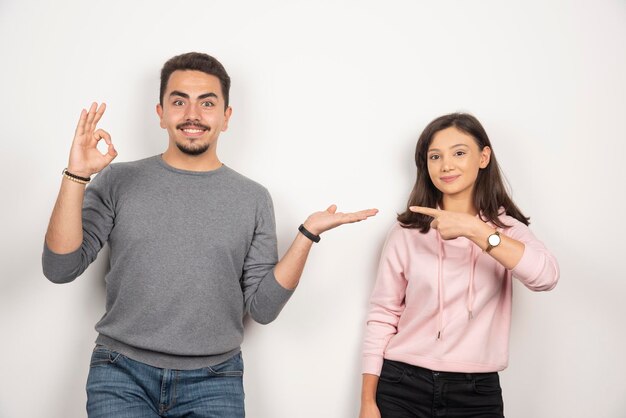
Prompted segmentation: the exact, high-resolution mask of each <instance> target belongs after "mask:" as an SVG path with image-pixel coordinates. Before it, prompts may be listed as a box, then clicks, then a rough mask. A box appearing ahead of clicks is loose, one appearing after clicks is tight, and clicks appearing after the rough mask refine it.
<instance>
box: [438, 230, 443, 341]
mask: <svg viewBox="0 0 626 418" xmlns="http://www.w3.org/2000/svg"><path fill="white" fill-rule="evenodd" d="M437 244H438V246H437V250H438V251H437V256H438V268H437V285H438V286H439V289H438V290H439V292H438V293H439V312H438V313H437V339H438V340H439V339H441V329H442V328H443V240H442V239H441V234H439V232H437Z"/></svg>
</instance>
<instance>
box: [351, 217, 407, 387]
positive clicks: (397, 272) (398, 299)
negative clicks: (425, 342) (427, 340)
mask: <svg viewBox="0 0 626 418" xmlns="http://www.w3.org/2000/svg"><path fill="white" fill-rule="evenodd" d="M404 239H405V234H404V231H403V228H402V227H401V226H400V225H399V224H396V225H395V226H394V228H393V229H392V230H391V231H390V233H389V235H388V237H387V242H386V243H385V246H384V248H383V251H382V254H381V257H380V263H379V266H378V274H377V278H376V284H375V285H374V290H373V291H372V295H371V297H370V308H369V314H368V316H367V325H366V329H365V339H364V343H363V357H362V372H363V373H368V374H374V375H377V376H378V375H380V371H381V369H382V365H383V354H384V352H385V349H386V347H387V344H388V343H389V340H390V339H391V338H392V337H393V336H394V335H395V334H396V333H397V331H398V329H397V327H398V322H399V321H400V315H401V314H402V312H403V311H404V306H405V305H404V299H405V293H406V286H407V281H406V278H405V272H404V263H403V261H402V260H407V259H408V258H407V255H408V254H407V247H406V243H405V241H404Z"/></svg>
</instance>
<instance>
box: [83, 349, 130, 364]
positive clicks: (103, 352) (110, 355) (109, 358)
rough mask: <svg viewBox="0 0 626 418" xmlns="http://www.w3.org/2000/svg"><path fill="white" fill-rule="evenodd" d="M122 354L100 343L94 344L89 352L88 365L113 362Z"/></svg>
mask: <svg viewBox="0 0 626 418" xmlns="http://www.w3.org/2000/svg"><path fill="white" fill-rule="evenodd" d="M121 356H122V355H121V354H120V353H118V352H115V351H112V350H109V349H108V348H106V347H104V346H102V345H96V347H95V348H94V349H93V353H91V361H90V362H89V367H96V366H106V365H107V364H113V363H115V362H117V361H118V359H119V358H120V357H121Z"/></svg>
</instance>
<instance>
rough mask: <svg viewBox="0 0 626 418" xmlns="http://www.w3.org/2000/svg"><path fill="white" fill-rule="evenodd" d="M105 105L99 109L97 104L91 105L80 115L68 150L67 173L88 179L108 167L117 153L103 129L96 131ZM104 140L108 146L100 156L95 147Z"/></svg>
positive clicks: (109, 136)
mask: <svg viewBox="0 0 626 418" xmlns="http://www.w3.org/2000/svg"><path fill="white" fill-rule="evenodd" d="M105 109H106V104H104V103H102V104H101V105H100V106H99V107H98V104H97V103H92V105H91V107H90V108H89V111H87V110H85V109H83V111H82V112H81V113H80V119H79V120H78V126H76V133H75V134H74V141H73V142H72V148H71V150H70V160H69V163H68V166H67V171H69V172H70V173H72V174H76V175H78V176H82V177H90V176H91V175H92V174H95V173H97V172H99V171H100V170H102V169H103V168H104V167H106V166H107V165H109V164H110V163H111V161H113V159H114V158H115V157H117V151H116V150H115V148H114V147H113V142H111V135H109V133H108V132H106V131H105V130H103V129H96V125H97V124H98V122H99V121H100V118H102V115H103V114H104V111H105ZM101 139H104V142H106V144H107V145H108V150H107V152H106V153H105V154H102V153H101V152H100V151H99V150H98V148H97V146H98V142H99V141H100V140H101Z"/></svg>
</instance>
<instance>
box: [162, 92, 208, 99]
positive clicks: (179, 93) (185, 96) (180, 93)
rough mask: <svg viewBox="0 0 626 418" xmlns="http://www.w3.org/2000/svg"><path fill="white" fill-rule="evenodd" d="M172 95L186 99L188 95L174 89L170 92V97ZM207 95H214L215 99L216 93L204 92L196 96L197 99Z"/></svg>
mask: <svg viewBox="0 0 626 418" xmlns="http://www.w3.org/2000/svg"><path fill="white" fill-rule="evenodd" d="M172 96H180V97H182V98H185V99H188V98H189V95H188V94H187V93H183V92H182V91H178V90H174V91H172V92H171V93H170V97H172ZM207 97H215V98H216V99H217V94H215V93H204V94H201V95H200V96H198V99H199V100H202V99H206V98H207Z"/></svg>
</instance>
